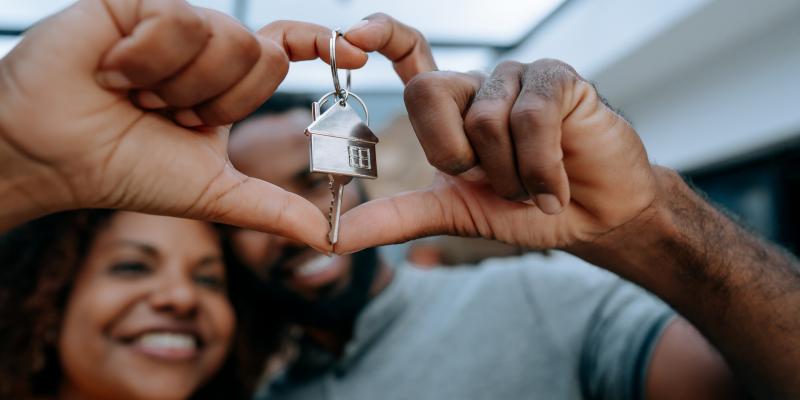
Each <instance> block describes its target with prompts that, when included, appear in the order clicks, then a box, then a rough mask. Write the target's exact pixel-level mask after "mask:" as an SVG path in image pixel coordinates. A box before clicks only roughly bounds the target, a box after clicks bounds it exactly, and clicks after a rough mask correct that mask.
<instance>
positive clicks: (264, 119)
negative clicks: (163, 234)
mask: <svg viewBox="0 0 800 400" xmlns="http://www.w3.org/2000/svg"><path fill="white" fill-rule="evenodd" d="M310 123H311V117H310V112H306V111H303V110H299V109H298V110H294V111H290V112H287V113H284V114H278V115H269V116H260V117H253V118H251V119H248V120H246V121H244V122H242V123H240V124H239V125H237V126H236V129H235V133H234V134H232V135H231V140H230V145H229V153H230V158H231V162H232V163H233V164H234V166H235V167H236V168H237V169H238V170H239V171H241V172H243V173H245V174H247V175H248V176H251V177H254V178H259V179H262V180H265V181H268V182H271V183H273V184H275V185H278V186H280V187H282V188H283V189H285V190H287V191H290V192H293V193H296V194H298V195H300V196H303V197H304V198H306V199H307V200H308V201H310V202H312V203H314V204H316V205H317V207H319V209H320V210H322V212H324V213H325V214H326V215H327V213H328V209H329V207H330V204H331V192H330V188H329V186H328V176H327V175H325V174H312V173H310V172H309V167H308V162H309V159H308V138H307V137H306V136H305V135H304V134H303V132H304V131H305V128H306V127H307V126H308V125H309V124H310ZM354 183H355V182H353V183H351V184H350V185H347V186H345V188H344V196H343V200H342V213H344V212H346V211H347V210H348V209H350V208H353V207H354V206H356V205H357V204H358V203H359V202H360V200H361V199H360V194H359V191H358V186H357V184H354ZM234 245H235V247H236V250H237V251H238V253H239V254H240V257H241V258H242V260H243V261H244V262H245V263H246V264H247V265H248V266H249V267H251V268H253V269H254V270H255V271H256V272H257V273H258V274H259V275H260V276H262V277H263V278H265V279H266V280H267V281H268V282H269V283H271V284H274V285H277V288H278V289H279V290H280V291H282V292H283V294H284V295H285V296H290V297H292V299H289V300H291V301H292V302H302V303H303V306H304V309H303V310H302V312H303V313H313V312H314V310H313V309H314V308H322V307H337V306H335V305H333V306H332V305H331V304H336V302H335V301H333V300H335V299H337V298H341V297H343V296H345V295H347V294H348V291H352V289H353V288H352V286H355V285H354V284H353V282H354V279H353V277H354V269H356V268H355V267H354V265H355V264H357V263H356V262H354V260H362V261H359V262H360V263H361V264H364V263H372V264H375V260H370V258H372V257H368V258H364V257H363V256H359V255H355V256H333V257H328V256H326V255H324V254H321V253H318V252H316V251H314V250H313V249H311V248H310V247H308V246H306V245H304V244H302V243H299V242H295V241H292V240H290V239H286V238H284V237H280V236H275V235H269V234H265V233H260V232H254V231H246V230H242V231H239V232H237V233H236V234H235V236H234ZM372 254H374V251H373V252H372ZM374 267H375V266H374V265H361V266H359V268H358V270H359V271H358V272H357V273H358V274H363V273H369V280H370V281H371V277H372V273H371V272H370V271H371V270H372V269H374ZM361 270H365V271H361ZM364 279H366V278H363V279H360V281H363V280H364ZM356 281H359V280H358V279H356ZM368 283H369V282H368ZM360 286H363V282H361V283H360ZM362 289H363V288H361V289H359V290H362ZM367 290H368V288H367ZM359 297H361V296H359ZM351 300H352V299H351ZM348 302H349V303H352V301H348ZM347 306H348V305H344V306H339V308H343V307H347ZM349 307H353V305H352V304H350V305H349ZM359 308H360V307H359ZM333 312H334V313H340V312H341V310H333Z"/></svg>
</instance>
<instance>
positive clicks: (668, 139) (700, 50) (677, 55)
mask: <svg viewBox="0 0 800 400" xmlns="http://www.w3.org/2000/svg"><path fill="white" fill-rule="evenodd" d="M541 57H554V58H560V59H563V60H565V61H567V62H569V63H571V64H573V65H574V66H575V67H576V69H578V71H579V72H581V73H582V74H583V75H584V76H586V77H587V78H589V79H592V80H594V81H596V82H597V83H598V85H599V87H600V89H601V92H602V93H603V94H604V95H606V97H608V98H609V100H610V101H611V102H612V103H614V104H615V105H617V106H618V107H619V108H621V109H622V110H623V112H624V113H625V114H626V116H628V117H629V118H630V119H631V120H632V122H633V123H634V125H635V126H636V128H637V130H638V131H639V133H640V134H641V136H642V137H643V138H644V141H645V144H646V146H647V148H648V150H649V152H650V154H651V156H652V158H653V159H654V161H656V162H658V163H661V164H665V165H669V166H672V167H676V168H683V169H689V168H694V167H697V166H701V165H707V164H709V163H713V162H716V161H720V160H724V159H729V158H731V157H735V156H738V155H741V154H744V153H747V152H748V151H752V150H753V149H757V148H761V147H764V146H768V145H771V144H774V143H779V142H780V141H783V140H787V139H789V138H792V137H797V136H798V135H800V77H798V73H800V1H797V0H766V1H746V0H675V1H669V2H663V1H655V0H648V1H642V0H573V1H572V2H571V3H570V4H568V6H567V7H565V8H564V9H563V10H562V12H561V13H559V14H558V15H556V16H555V17H554V18H552V19H551V20H550V21H549V23H548V24H547V25H545V26H543V27H542V28H540V29H539V30H538V31H537V32H535V33H534V35H533V36H531V37H530V38H529V39H528V40H527V41H526V42H525V43H524V44H523V45H522V46H520V47H519V48H518V49H516V50H514V51H512V52H510V53H508V54H504V55H503V56H502V57H501V60H502V59H506V58H512V59H518V60H522V61H529V60H534V59H537V58H541Z"/></svg>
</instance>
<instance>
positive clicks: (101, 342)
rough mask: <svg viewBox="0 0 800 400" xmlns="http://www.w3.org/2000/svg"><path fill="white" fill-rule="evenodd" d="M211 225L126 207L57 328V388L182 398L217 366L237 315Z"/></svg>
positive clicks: (103, 235) (98, 244)
mask: <svg viewBox="0 0 800 400" xmlns="http://www.w3.org/2000/svg"><path fill="white" fill-rule="evenodd" d="M225 288H226V281H225V266H224V264H223V261H222V254H221V249H220V245H219V241H218V237H217V234H216V232H215V231H214V230H213V229H212V227H211V226H209V225H208V224H206V223H203V222H198V221H192V220H186V219H177V218H171V217H161V216H152V215H145V214H137V213H130V212H118V213H116V214H114V216H113V217H112V219H111V221H110V225H109V226H108V227H107V228H106V229H104V230H103V231H102V232H100V233H99V234H98V236H97V237H96V239H95V241H94V243H93V244H92V247H91V249H90V250H89V253H88V257H87V259H86V261H85V263H84V264H83V265H82V267H81V269H80V271H79V273H78V276H77V278H76V281H75V285H74V288H73V290H72V292H71V294H70V296H69V299H68V301H67V308H66V314H65V316H64V321H63V324H62V328H61V329H62V330H61V333H60V337H59V343H58V345H59V352H60V357H61V364H62V367H63V370H64V375H65V379H64V387H63V393H62V394H63V395H65V397H71V396H72V395H78V396H77V397H87V398H114V399H124V398H137V399H179V398H186V397H188V396H190V395H191V394H192V393H193V392H194V391H195V390H197V389H198V388H199V387H200V386H201V385H202V384H203V383H205V382H206V381H207V380H208V379H209V378H210V377H211V376H213V375H214V374H215V373H216V372H217V371H218V370H219V368H220V367H221V366H222V364H223V362H224V361H225V358H226V356H227V354H228V349H229V347H230V344H231V341H232V337H233V333H234V325H235V322H236V321H235V316H234V313H233V308H232V306H231V304H230V302H229V301H228V298H227V295H226V292H225Z"/></svg>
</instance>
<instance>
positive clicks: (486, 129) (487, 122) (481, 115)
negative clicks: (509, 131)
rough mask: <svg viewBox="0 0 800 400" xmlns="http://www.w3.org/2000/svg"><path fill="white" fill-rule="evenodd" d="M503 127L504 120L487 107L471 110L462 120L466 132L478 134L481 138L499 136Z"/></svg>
mask: <svg viewBox="0 0 800 400" xmlns="http://www.w3.org/2000/svg"><path fill="white" fill-rule="evenodd" d="M504 126H505V120H504V118H503V117H502V116H501V115H499V113H497V112H495V111H494V110H491V109H488V108H487V107H477V108H473V109H472V110H470V111H469V113H467V116H466V118H464V129H465V130H466V131H467V132H471V133H472V132H474V133H480V134H481V135H482V136H483V135H487V136H501V135H502V130H503V127H504Z"/></svg>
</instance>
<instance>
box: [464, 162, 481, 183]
mask: <svg viewBox="0 0 800 400" xmlns="http://www.w3.org/2000/svg"><path fill="white" fill-rule="evenodd" d="M458 177H459V178H461V179H463V180H465V181H470V182H479V181H482V180H484V179H486V171H484V170H483V168H481V166H480V165H476V166H474V167H472V168H470V169H468V170H467V171H465V172H462V173H461V174H460V175H458Z"/></svg>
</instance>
